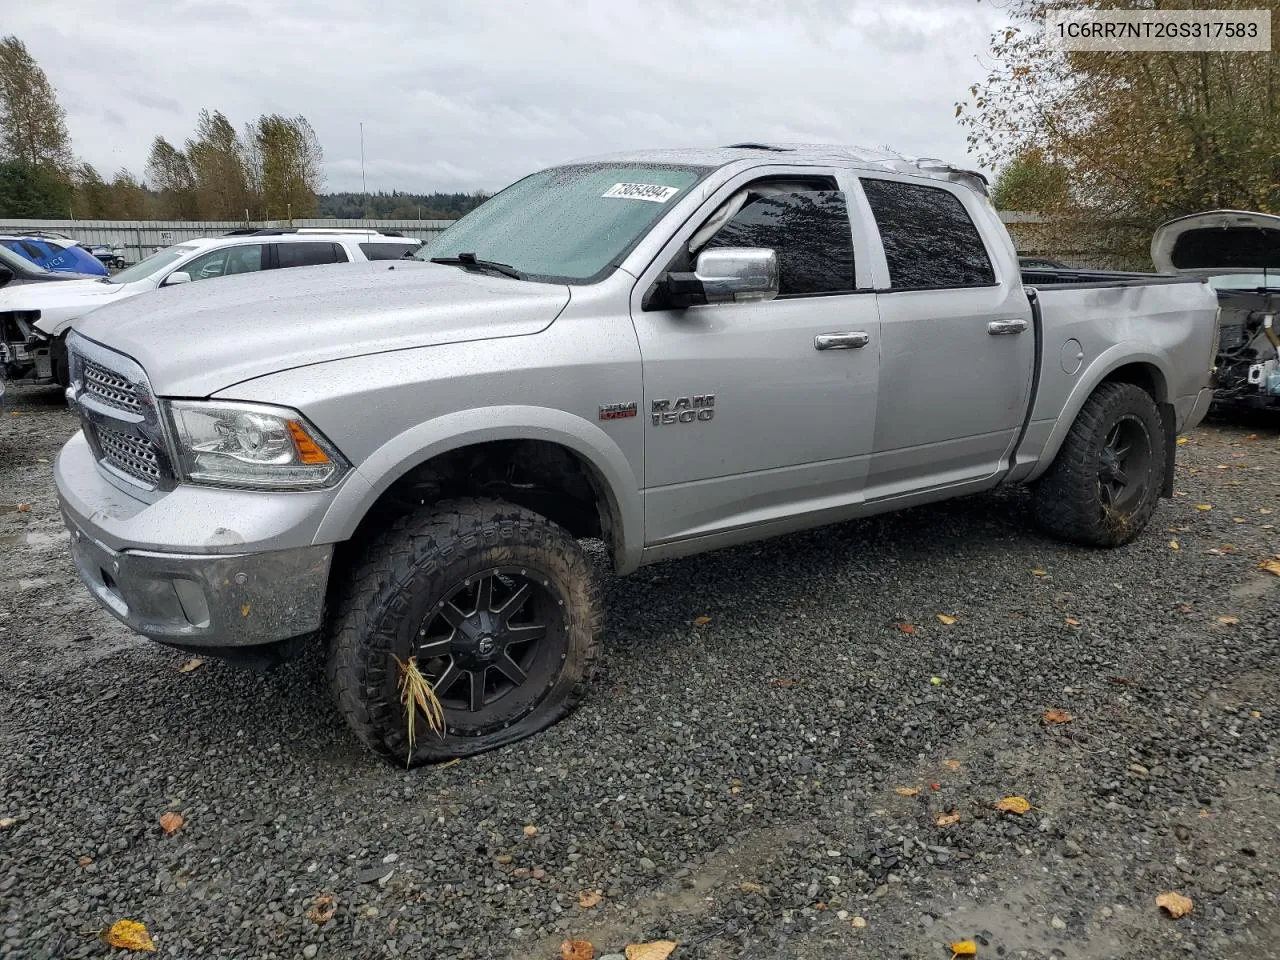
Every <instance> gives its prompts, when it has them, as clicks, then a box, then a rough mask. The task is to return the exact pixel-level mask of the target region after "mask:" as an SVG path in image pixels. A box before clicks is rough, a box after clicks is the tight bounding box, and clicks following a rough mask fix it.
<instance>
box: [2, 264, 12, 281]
mask: <svg viewBox="0 0 1280 960" xmlns="http://www.w3.org/2000/svg"><path fill="white" fill-rule="evenodd" d="M12 279H13V271H12V270H10V269H9V268H8V267H6V266H5V265H4V264H3V263H0V287H3V286H4V285H5V284H6V283H8V282H9V281H10V280H12Z"/></svg>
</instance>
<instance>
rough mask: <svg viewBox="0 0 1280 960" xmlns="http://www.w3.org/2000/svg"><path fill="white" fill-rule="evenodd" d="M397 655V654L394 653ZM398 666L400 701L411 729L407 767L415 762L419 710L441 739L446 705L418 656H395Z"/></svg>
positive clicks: (430, 727) (406, 722)
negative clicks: (405, 658) (419, 661)
mask: <svg viewBox="0 0 1280 960" xmlns="http://www.w3.org/2000/svg"><path fill="white" fill-rule="evenodd" d="M392 656H393V657H395V654H392ZM395 661H396V666H398V667H399V668H400V702H401V703H402V704H404V710H405V725H406V726H407V727H408V731H409V757H408V759H407V760H406V761H405V766H406V767H407V766H408V765H409V764H410V763H412V762H413V747H414V744H415V743H416V742H417V729H416V724H417V720H418V712H419V711H421V712H422V716H423V718H424V719H425V720H426V721H427V727H428V728H429V729H430V730H431V731H432V732H433V733H434V734H435V735H436V736H437V737H440V738H441V739H443V738H444V707H442V706H441V705H440V698H439V697H437V696H436V692H435V690H434V689H432V687H431V681H430V680H428V679H427V678H426V677H424V676H423V675H422V671H421V670H419V669H418V658H417V657H409V659H408V660H407V661H402V660H401V659H400V658H399V657H395Z"/></svg>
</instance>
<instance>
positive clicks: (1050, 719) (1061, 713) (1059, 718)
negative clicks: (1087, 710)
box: [1040, 710, 1075, 723]
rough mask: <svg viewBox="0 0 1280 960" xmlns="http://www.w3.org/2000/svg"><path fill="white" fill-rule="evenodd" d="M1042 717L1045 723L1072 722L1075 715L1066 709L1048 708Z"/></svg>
mask: <svg viewBox="0 0 1280 960" xmlns="http://www.w3.org/2000/svg"><path fill="white" fill-rule="evenodd" d="M1040 719H1041V720H1043V721H1044V722H1045V723H1070V722H1071V721H1072V720H1074V719H1075V717H1073V716H1072V715H1071V714H1069V713H1067V711H1065V710H1046V711H1045V712H1044V713H1043V714H1041V716H1040Z"/></svg>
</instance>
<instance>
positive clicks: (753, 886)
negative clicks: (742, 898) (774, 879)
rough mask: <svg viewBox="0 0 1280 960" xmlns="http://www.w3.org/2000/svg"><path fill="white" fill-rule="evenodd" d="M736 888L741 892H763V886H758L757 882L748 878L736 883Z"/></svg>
mask: <svg viewBox="0 0 1280 960" xmlns="http://www.w3.org/2000/svg"><path fill="white" fill-rule="evenodd" d="M738 889H739V890H741V891H742V892H743V893H759V894H763V893H764V887H762V886H760V884H758V883H752V882H751V881H750V880H745V881H743V882H742V883H740V884H738Z"/></svg>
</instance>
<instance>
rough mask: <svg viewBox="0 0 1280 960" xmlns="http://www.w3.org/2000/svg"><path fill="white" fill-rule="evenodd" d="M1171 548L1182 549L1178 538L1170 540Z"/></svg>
mask: <svg viewBox="0 0 1280 960" xmlns="http://www.w3.org/2000/svg"><path fill="white" fill-rule="evenodd" d="M1169 549H1170V550H1181V549H1182V548H1181V547H1180V546H1178V541H1177V540H1170V541H1169Z"/></svg>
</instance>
